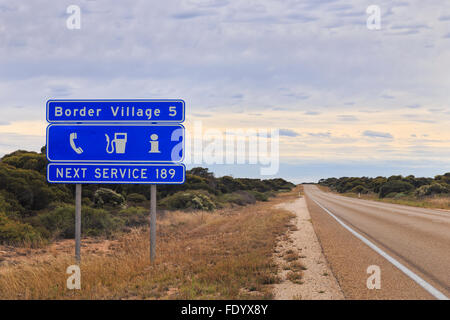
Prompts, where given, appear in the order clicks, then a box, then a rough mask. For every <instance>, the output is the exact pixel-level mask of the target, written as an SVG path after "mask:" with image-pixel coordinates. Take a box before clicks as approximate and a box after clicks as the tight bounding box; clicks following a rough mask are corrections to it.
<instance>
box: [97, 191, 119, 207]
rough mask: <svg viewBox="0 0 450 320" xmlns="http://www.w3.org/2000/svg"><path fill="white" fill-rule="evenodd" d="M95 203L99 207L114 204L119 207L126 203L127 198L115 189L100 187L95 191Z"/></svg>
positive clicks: (113, 205)
mask: <svg viewBox="0 0 450 320" xmlns="http://www.w3.org/2000/svg"><path fill="white" fill-rule="evenodd" d="M94 203H95V205H96V206H97V207H102V206H112V207H118V206H122V205H123V204H124V203H125V198H124V197H123V196H122V195H121V194H118V193H117V192H115V191H114V190H111V189H107V188H99V189H98V190H97V191H95V193H94Z"/></svg>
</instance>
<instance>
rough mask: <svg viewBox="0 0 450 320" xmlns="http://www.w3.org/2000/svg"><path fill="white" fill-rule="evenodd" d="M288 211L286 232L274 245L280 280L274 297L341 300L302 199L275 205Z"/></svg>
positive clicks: (341, 296)
mask: <svg viewBox="0 0 450 320" xmlns="http://www.w3.org/2000/svg"><path fill="white" fill-rule="evenodd" d="M277 207H278V208H283V209H286V210H289V211H291V212H292V213H294V214H295V215H296V217H295V218H293V220H292V221H291V222H292V225H291V226H290V227H289V231H288V233H287V234H285V235H284V236H283V237H281V239H280V241H279V242H278V244H277V247H276V249H275V262H276V263H277V265H278V266H279V270H280V271H279V277H280V278H281V283H279V284H276V285H275V286H274V296H275V299H277V300H291V299H299V300H341V299H344V295H343V293H342V290H341V288H340V286H339V284H338V282H337V281H336V278H335V277H334V275H333V273H332V271H331V269H330V267H329V266H328V263H327V261H326V259H325V256H324V255H323V252H322V247H321V246H320V243H319V241H318V239H317V236H316V233H315V231H314V228H313V226H312V223H311V217H310V214H309V211H308V208H307V206H306V202H305V199H304V198H298V199H296V200H295V201H293V202H288V203H282V204H279V205H278V206H277Z"/></svg>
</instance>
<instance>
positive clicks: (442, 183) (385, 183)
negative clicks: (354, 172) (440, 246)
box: [319, 172, 450, 198]
mask: <svg viewBox="0 0 450 320" xmlns="http://www.w3.org/2000/svg"><path fill="white" fill-rule="evenodd" d="M319 184H320V185H322V186H327V187H329V188H331V189H332V190H334V191H337V192H339V193H347V192H353V193H361V194H367V193H377V194H378V195H379V197H380V198H385V197H401V196H404V195H414V196H416V197H425V196H432V195H436V194H448V193H450V172H448V173H446V174H444V175H438V176H436V177H434V178H416V177H415V176H413V175H410V176H407V177H403V176H401V175H398V176H390V177H389V178H385V177H376V178H368V177H362V178H356V177H342V178H328V179H321V180H319Z"/></svg>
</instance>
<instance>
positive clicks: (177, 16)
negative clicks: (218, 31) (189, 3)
mask: <svg viewBox="0 0 450 320" xmlns="http://www.w3.org/2000/svg"><path fill="white" fill-rule="evenodd" d="M215 14H216V13H215V12H211V11H209V12H200V11H186V12H180V13H176V14H173V15H172V18H174V19H181V20H186V19H194V18H199V17H204V16H211V15H215Z"/></svg>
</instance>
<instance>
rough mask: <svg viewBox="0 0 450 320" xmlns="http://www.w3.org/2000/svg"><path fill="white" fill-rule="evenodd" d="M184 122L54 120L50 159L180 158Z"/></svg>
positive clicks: (49, 137)
mask: <svg viewBox="0 0 450 320" xmlns="http://www.w3.org/2000/svg"><path fill="white" fill-rule="evenodd" d="M184 140H185V139H184V127H183V126H182V125H181V124H167V125H151V126H149V125H144V124H50V125H49V126H48V127H47V159H48V160H49V161H54V162H180V161H182V160H183V158H184Z"/></svg>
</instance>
